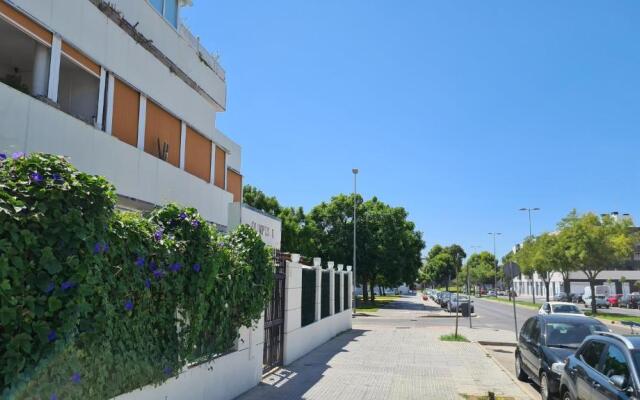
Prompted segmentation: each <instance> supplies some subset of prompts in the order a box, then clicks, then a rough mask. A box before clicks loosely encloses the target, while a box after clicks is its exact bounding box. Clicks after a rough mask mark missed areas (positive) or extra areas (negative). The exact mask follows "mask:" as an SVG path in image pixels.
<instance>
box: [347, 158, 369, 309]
mask: <svg viewBox="0 0 640 400" xmlns="http://www.w3.org/2000/svg"><path fill="white" fill-rule="evenodd" d="M351 172H353V288H352V290H353V295H352V296H351V297H353V314H354V315H355V313H356V305H357V303H356V286H357V283H356V222H357V218H358V216H357V212H356V209H357V205H358V190H357V177H358V172H359V171H358V168H353V169H352V170H351ZM371 290H373V288H371Z"/></svg>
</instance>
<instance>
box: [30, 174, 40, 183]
mask: <svg viewBox="0 0 640 400" xmlns="http://www.w3.org/2000/svg"><path fill="white" fill-rule="evenodd" d="M29 179H30V180H31V182H33V183H40V182H42V179H43V178H42V175H41V174H40V173H39V172H32V173H30V174H29Z"/></svg>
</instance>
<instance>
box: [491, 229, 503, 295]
mask: <svg viewBox="0 0 640 400" xmlns="http://www.w3.org/2000/svg"><path fill="white" fill-rule="evenodd" d="M489 235H493V259H494V262H495V265H494V266H493V290H494V291H495V292H496V297H498V259H497V258H496V236H499V235H502V232H489Z"/></svg>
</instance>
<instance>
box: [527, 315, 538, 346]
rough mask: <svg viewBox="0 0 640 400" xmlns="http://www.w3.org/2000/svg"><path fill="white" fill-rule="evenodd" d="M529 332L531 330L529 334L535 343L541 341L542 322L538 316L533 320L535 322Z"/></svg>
mask: <svg viewBox="0 0 640 400" xmlns="http://www.w3.org/2000/svg"><path fill="white" fill-rule="evenodd" d="M529 332H531V333H530V334H529V336H530V339H531V341H532V342H533V343H539V341H540V323H539V321H538V318H535V319H534V320H533V323H532V324H531V330H530V331H529Z"/></svg>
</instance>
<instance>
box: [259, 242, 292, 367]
mask: <svg viewBox="0 0 640 400" xmlns="http://www.w3.org/2000/svg"><path fill="white" fill-rule="evenodd" d="M273 259H274V263H275V272H274V279H275V282H274V286H273V293H272V294H271V301H270V302H269V304H267V308H266V309H265V312H264V351H263V354H262V364H263V372H267V371H269V370H271V369H273V368H275V367H278V366H280V365H282V355H283V350H284V294H285V286H284V280H285V276H286V274H285V270H286V258H285V255H284V254H282V253H280V252H276V253H275V254H274V257H273Z"/></svg>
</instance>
